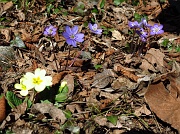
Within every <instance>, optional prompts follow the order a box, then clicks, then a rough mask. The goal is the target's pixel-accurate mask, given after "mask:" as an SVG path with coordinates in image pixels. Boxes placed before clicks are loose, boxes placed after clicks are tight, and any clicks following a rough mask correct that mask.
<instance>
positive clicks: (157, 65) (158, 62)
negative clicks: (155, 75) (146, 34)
mask: <svg viewBox="0 0 180 134" xmlns="http://www.w3.org/2000/svg"><path fill="white" fill-rule="evenodd" d="M164 57H165V55H164V53H162V52H161V51H160V50H159V49H154V48H151V49H150V50H148V51H147V53H146V55H145V56H144V59H142V64H141V65H140V68H141V69H142V70H151V71H154V72H157V71H160V72H162V73H164Z"/></svg>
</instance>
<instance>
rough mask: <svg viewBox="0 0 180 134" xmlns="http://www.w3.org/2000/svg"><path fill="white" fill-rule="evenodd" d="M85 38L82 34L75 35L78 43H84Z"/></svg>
mask: <svg viewBox="0 0 180 134" xmlns="http://www.w3.org/2000/svg"><path fill="white" fill-rule="evenodd" d="M83 38H84V34H82V33H78V34H76V35H75V39H76V41H77V42H83V41H84V39H83Z"/></svg>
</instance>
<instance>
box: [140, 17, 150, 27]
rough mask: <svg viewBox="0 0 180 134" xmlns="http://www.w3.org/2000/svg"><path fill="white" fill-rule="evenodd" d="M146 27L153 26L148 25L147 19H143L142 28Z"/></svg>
mask: <svg viewBox="0 0 180 134" xmlns="http://www.w3.org/2000/svg"><path fill="white" fill-rule="evenodd" d="M143 25H144V26H145V27H151V25H149V24H148V23H147V20H146V19H145V18H142V19H141V22H140V26H141V27H142V26H143Z"/></svg>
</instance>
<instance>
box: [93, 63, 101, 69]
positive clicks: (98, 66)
mask: <svg viewBox="0 0 180 134" xmlns="http://www.w3.org/2000/svg"><path fill="white" fill-rule="evenodd" d="M94 68H95V69H96V70H97V69H100V68H102V65H98V64H97V65H94Z"/></svg>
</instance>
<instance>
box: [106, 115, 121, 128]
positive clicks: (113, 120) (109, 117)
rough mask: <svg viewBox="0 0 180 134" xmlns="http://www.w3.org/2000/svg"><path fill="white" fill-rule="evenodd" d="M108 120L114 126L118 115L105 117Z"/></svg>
mask: <svg viewBox="0 0 180 134" xmlns="http://www.w3.org/2000/svg"><path fill="white" fill-rule="evenodd" d="M107 119H108V121H110V122H111V123H112V124H113V125H114V126H116V124H117V120H118V116H117V115H112V116H108V117H107Z"/></svg>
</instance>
